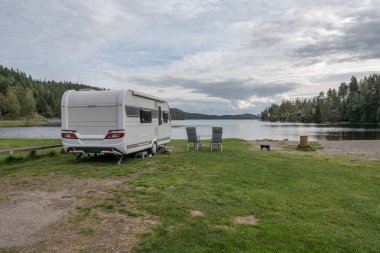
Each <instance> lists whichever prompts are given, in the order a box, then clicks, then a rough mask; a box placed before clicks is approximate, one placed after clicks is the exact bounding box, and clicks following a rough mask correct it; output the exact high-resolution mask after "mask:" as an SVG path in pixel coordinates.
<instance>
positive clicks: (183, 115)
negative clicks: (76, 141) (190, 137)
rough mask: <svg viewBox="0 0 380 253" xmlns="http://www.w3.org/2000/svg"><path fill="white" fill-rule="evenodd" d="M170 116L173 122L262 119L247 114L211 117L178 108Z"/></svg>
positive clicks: (172, 110) (171, 111)
mask: <svg viewBox="0 0 380 253" xmlns="http://www.w3.org/2000/svg"><path fill="white" fill-rule="evenodd" d="M170 115H171V117H172V119H173V120H185V119H260V116H259V115H255V114H250V113H245V114H236V115H209V114H202V113H190V112H184V111H182V110H180V109H178V108H171V109H170Z"/></svg>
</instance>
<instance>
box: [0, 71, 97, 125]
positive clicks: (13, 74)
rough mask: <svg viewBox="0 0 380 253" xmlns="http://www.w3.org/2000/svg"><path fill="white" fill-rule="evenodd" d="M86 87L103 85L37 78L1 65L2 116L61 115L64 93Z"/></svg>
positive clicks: (0, 104)
mask: <svg viewBox="0 0 380 253" xmlns="http://www.w3.org/2000/svg"><path fill="white" fill-rule="evenodd" d="M85 88H87V89H88V88H91V89H96V90H99V89H100V88H98V87H92V86H88V85H84V84H78V83H72V82H56V81H42V80H37V79H33V78H32V77H31V76H30V75H29V76H27V75H26V74H25V73H23V72H20V71H19V70H15V69H12V68H10V69H9V68H6V67H4V66H2V65H0V119H19V118H38V117H41V116H42V117H45V118H54V117H60V116H61V98H62V95H63V93H64V92H65V91H66V90H78V89H85Z"/></svg>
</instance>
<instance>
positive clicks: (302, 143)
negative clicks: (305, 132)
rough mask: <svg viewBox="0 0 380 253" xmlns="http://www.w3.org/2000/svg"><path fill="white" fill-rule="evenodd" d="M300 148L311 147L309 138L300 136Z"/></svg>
mask: <svg viewBox="0 0 380 253" xmlns="http://www.w3.org/2000/svg"><path fill="white" fill-rule="evenodd" d="M300 146H301V147H307V146H309V140H308V136H300Z"/></svg>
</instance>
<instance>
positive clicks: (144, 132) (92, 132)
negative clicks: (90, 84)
mask: <svg viewBox="0 0 380 253" xmlns="http://www.w3.org/2000/svg"><path fill="white" fill-rule="evenodd" d="M61 117H62V130H61V136H62V145H63V148H64V150H65V151H66V152H69V153H72V154H75V155H76V156H77V157H78V159H79V158H80V157H81V156H82V155H83V154H84V153H89V154H114V155H116V156H118V157H119V158H120V159H119V162H121V160H122V158H123V155H125V154H129V153H135V152H138V151H142V150H148V151H149V152H150V153H151V154H153V155H154V154H155V153H156V152H157V147H158V146H159V145H164V144H166V143H168V142H170V134H171V133H170V132H171V120H170V112H169V106H168V103H167V101H166V100H164V99H161V98H158V97H154V96H150V95H147V94H144V93H141V92H137V91H134V90H119V91H111V90H101V91H95V90H90V89H85V90H79V91H74V90H69V91H66V92H65V93H64V94H63V97H62V102H61Z"/></svg>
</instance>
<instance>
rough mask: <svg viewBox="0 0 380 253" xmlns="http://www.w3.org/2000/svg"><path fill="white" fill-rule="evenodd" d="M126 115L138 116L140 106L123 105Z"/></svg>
mask: <svg viewBox="0 0 380 253" xmlns="http://www.w3.org/2000/svg"><path fill="white" fill-rule="evenodd" d="M125 112H126V114H127V117H140V108H138V107H134V106H128V105H126V106H125Z"/></svg>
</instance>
